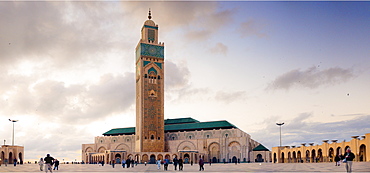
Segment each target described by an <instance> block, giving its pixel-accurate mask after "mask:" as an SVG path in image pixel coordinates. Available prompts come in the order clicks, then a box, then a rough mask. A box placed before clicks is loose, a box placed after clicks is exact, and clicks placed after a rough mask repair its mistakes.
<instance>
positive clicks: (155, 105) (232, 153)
mask: <svg viewBox="0 0 370 173" xmlns="http://www.w3.org/2000/svg"><path fill="white" fill-rule="evenodd" d="M135 59H136V61H135V65H136V78H135V79H136V127H126V128H117V129H111V130H109V131H107V132H105V133H103V135H102V136H97V137H95V140H94V143H92V144H82V161H83V162H86V163H97V162H105V163H109V162H110V161H112V160H114V161H115V162H116V163H119V162H120V161H121V160H122V159H128V158H130V159H133V160H135V161H137V162H138V163H144V162H147V163H154V162H155V161H156V160H158V159H160V160H163V159H164V158H167V159H170V160H172V159H173V158H175V157H177V158H180V157H181V158H182V159H183V160H184V162H185V163H190V162H194V163H197V162H198V159H199V158H200V157H202V158H203V159H204V160H205V161H206V162H212V163H219V162H226V163H228V162H233V163H235V162H270V161H271V152H270V151H269V150H268V149H267V148H266V147H264V146H263V145H262V144H260V143H259V142H257V141H255V140H253V139H252V138H251V136H250V135H249V134H247V133H245V132H244V131H242V130H241V129H239V128H238V127H236V126H235V125H233V124H231V123H229V122H228V121H226V120H222V121H207V122H200V121H198V120H195V119H193V118H191V117H185V118H177V119H164V69H165V61H164V43H161V42H158V25H156V24H155V22H154V21H153V20H151V14H150V11H149V16H148V20H146V21H145V22H144V25H143V27H142V28H141V39H140V41H139V43H138V44H137V46H136V57H135Z"/></svg>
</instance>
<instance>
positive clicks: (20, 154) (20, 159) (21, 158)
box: [18, 153, 23, 164]
mask: <svg viewBox="0 0 370 173" xmlns="http://www.w3.org/2000/svg"><path fill="white" fill-rule="evenodd" d="M18 159H19V163H20V164H23V157H22V153H19V154H18Z"/></svg>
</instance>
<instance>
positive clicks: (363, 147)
mask: <svg viewBox="0 0 370 173" xmlns="http://www.w3.org/2000/svg"><path fill="white" fill-rule="evenodd" d="M359 161H360V162H364V161H366V145H365V144H362V145H361V146H360V153H359Z"/></svg>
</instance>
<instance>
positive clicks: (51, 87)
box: [0, 73, 135, 124]
mask: <svg viewBox="0 0 370 173" xmlns="http://www.w3.org/2000/svg"><path fill="white" fill-rule="evenodd" d="M133 76H134V74H133V73H126V74H125V75H124V76H123V75H117V76H113V75H112V74H106V75H103V76H101V77H100V80H99V82H98V83H96V84H86V85H78V84H75V85H69V86H66V85H65V84H64V83H63V82H58V81H53V80H45V81H42V82H39V83H35V84H34V83H32V82H31V81H28V82H29V83H24V84H18V85H13V89H12V90H8V91H7V93H11V94H9V99H7V100H2V102H0V103H1V105H2V106H3V108H4V109H2V110H0V113H2V114H5V115H12V114H32V115H37V116H41V117H43V118H46V119H49V120H50V121H60V122H65V123H72V124H86V123H88V122H92V121H97V120H99V119H101V118H104V117H107V116H109V115H112V114H116V113H120V112H123V111H125V110H127V109H128V108H129V107H130V106H131V105H133V104H134V100H135V99H134V98H135V84H134V77H133ZM112 91H114V92H112ZM86 120H88V121H86Z"/></svg>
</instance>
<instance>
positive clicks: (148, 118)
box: [135, 9, 164, 152]
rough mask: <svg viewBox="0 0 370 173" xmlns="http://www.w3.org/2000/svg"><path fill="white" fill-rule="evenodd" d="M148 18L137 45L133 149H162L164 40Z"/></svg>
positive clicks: (140, 150) (137, 150) (156, 26)
mask: <svg viewBox="0 0 370 173" xmlns="http://www.w3.org/2000/svg"><path fill="white" fill-rule="evenodd" d="M151 18H152V16H151V13H150V9H149V16H148V20H146V21H145V23H144V26H143V27H142V28H141V39H140V41H139V43H138V45H137V46H136V61H135V63H136V132H135V135H136V139H135V152H164V43H161V42H159V43H158V25H156V24H155V23H154V21H153V20H151Z"/></svg>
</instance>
